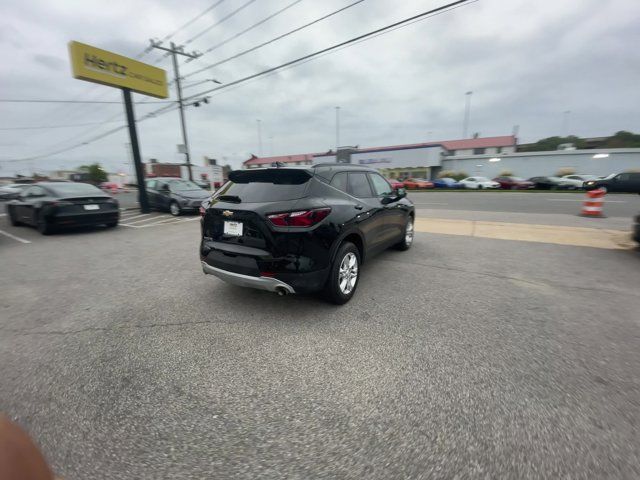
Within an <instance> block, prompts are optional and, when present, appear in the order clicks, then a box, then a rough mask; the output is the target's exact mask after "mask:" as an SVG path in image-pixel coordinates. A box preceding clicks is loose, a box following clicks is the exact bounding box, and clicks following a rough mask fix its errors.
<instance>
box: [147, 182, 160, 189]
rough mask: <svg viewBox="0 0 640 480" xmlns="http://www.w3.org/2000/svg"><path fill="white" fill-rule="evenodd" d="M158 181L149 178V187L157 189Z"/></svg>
mask: <svg viewBox="0 0 640 480" xmlns="http://www.w3.org/2000/svg"><path fill="white" fill-rule="evenodd" d="M157 183H158V182H157V181H155V180H148V181H147V188H150V189H151V190H155V189H156V184H157Z"/></svg>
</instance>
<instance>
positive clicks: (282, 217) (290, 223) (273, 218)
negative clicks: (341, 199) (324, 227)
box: [267, 207, 331, 227]
mask: <svg viewBox="0 0 640 480" xmlns="http://www.w3.org/2000/svg"><path fill="white" fill-rule="evenodd" d="M330 213H331V209H330V208H328V207H327V208H316V209H314V210H300V211H297V212H285V213H274V214H271V215H267V218H268V219H269V221H270V222H271V223H272V224H274V225H275V226H276V227H312V226H313V225H315V224H316V223H318V222H320V221H322V220H324V219H325V218H327V216H328V215H329V214H330Z"/></svg>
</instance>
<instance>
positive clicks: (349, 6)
mask: <svg viewBox="0 0 640 480" xmlns="http://www.w3.org/2000/svg"><path fill="white" fill-rule="evenodd" d="M362 2H364V0H357V1H356V2H353V3H351V4H349V5H347V6H346V7H342V8H339V9H338V10H335V11H333V12H331V13H328V14H327V15H324V16H322V17H320V18H316V19H315V20H313V21H311V22H309V23H305V24H304V25H301V26H299V27H297V28H294V29H293V30H289V31H288V32H287V33H283V34H282V35H278V36H277V37H274V38H272V39H271V40H268V41H266V42H263V43H261V44H260V45H256V46H255V47H252V48H249V49H247V50H243V51H242V52H239V53H236V54H235V55H232V56H231V57H227V58H225V59H223V60H220V61H218V62H215V63H212V64H210V65H207V66H205V67H202V68H200V69H198V70H194V71H193V72H189V73H187V74H186V75H183V78H187V77H191V76H193V75H196V74H198V73H200V72H204V71H205V70H208V69H210V68H214V67H217V66H218V65H222V64H223V63H227V62H230V61H231V60H235V59H236V58H239V57H242V56H244V55H246V54H248V53H251V52H255V51H256V50H258V49H260V48H262V47H264V46H266V45H269V44H271V43H274V42H277V41H278V40H281V39H283V38H285V37H288V36H289V35H292V34H294V33H296V32H299V31H300V30H304V29H305V28H307V27H310V26H312V25H315V24H316V23H319V22H321V21H322V20H325V19H327V18H329V17H332V16H334V15H337V14H338V13H340V12H343V11H344V10H347V9H348V8H351V7H354V6H356V5H358V4H359V3H362Z"/></svg>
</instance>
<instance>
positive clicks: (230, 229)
mask: <svg viewBox="0 0 640 480" xmlns="http://www.w3.org/2000/svg"><path fill="white" fill-rule="evenodd" d="M242 227H243V225H242V222H231V221H229V220H225V221H224V230H223V232H224V234H225V235H229V236H230V237H241V236H242V229H243V228H242Z"/></svg>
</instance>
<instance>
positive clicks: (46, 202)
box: [7, 182, 120, 235]
mask: <svg viewBox="0 0 640 480" xmlns="http://www.w3.org/2000/svg"><path fill="white" fill-rule="evenodd" d="M7 213H8V215H9V221H10V222H11V224H12V225H14V226H18V225H31V226H34V227H36V228H37V229H38V231H39V232H40V233H42V234H43V235H48V234H50V233H52V232H53V231H54V230H56V229H57V228H59V227H72V226H85V225H106V226H107V227H115V226H116V225H118V220H119V218H120V208H119V205H118V201H117V200H116V199H114V198H112V197H111V196H109V195H107V194H106V193H104V192H102V191H101V190H100V189H99V188H96V187H94V186H93V185H89V184H86V183H72V182H38V183H34V184H33V185H31V186H30V187H29V188H27V189H25V190H23V191H22V192H21V193H20V195H19V196H18V198H17V199H16V200H12V201H10V202H9V203H8V204H7Z"/></svg>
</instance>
